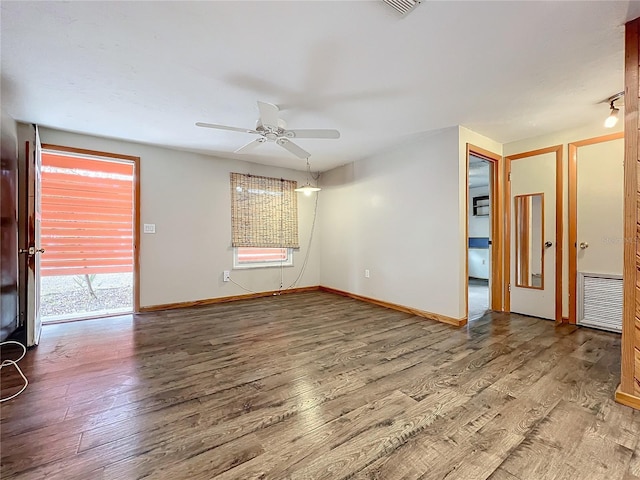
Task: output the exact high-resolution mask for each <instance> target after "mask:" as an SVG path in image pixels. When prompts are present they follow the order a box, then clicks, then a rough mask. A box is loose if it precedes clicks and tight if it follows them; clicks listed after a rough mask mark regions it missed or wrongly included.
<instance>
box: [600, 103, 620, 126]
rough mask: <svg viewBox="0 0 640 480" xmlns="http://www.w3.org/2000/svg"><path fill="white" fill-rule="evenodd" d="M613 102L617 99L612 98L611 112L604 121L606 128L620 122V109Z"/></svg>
mask: <svg viewBox="0 0 640 480" xmlns="http://www.w3.org/2000/svg"><path fill="white" fill-rule="evenodd" d="M613 102H615V100H611V113H609V116H608V117H607V119H606V120H605V121H604V126H605V127H606V128H613V127H615V126H616V123H618V114H619V113H620V109H619V108H616V106H615V105H614V104H613Z"/></svg>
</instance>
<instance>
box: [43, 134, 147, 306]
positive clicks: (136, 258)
mask: <svg viewBox="0 0 640 480" xmlns="http://www.w3.org/2000/svg"><path fill="white" fill-rule="evenodd" d="M42 149H43V150H51V151H58V152H65V153H71V154H73V153H76V154H79V155H91V156H96V157H105V158H113V159H116V160H127V161H129V162H132V163H133V202H134V212H133V313H139V312H140V157H134V156H132V155H123V154H119V153H110V152H100V151H97V150H87V149H84V148H75V147H66V146H62V145H53V144H49V143H43V144H42ZM94 318H95V317H94Z"/></svg>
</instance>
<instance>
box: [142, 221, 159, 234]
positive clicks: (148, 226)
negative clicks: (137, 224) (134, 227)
mask: <svg viewBox="0 0 640 480" xmlns="http://www.w3.org/2000/svg"><path fill="white" fill-rule="evenodd" d="M143 232H144V233H156V224H155V223H145V224H144V228H143Z"/></svg>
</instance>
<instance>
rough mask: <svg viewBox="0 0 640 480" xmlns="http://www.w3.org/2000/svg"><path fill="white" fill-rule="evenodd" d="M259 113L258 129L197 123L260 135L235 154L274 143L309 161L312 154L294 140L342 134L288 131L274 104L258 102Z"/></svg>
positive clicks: (303, 130) (332, 136)
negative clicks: (293, 140)
mask: <svg viewBox="0 0 640 480" xmlns="http://www.w3.org/2000/svg"><path fill="white" fill-rule="evenodd" d="M258 111H259V112H260V117H259V119H258V122H257V123H256V128H255V130H254V129H248V128H239V127H230V126H228V125H218V124H216V123H204V122H196V125H197V126H198V127H205V128H215V129H218V130H228V131H231V132H240V133H250V134H252V135H259V136H260V137H259V138H257V139H255V140H253V141H251V142H249V143H247V144H246V145H244V146H242V147H240V148H238V149H237V150H236V151H235V152H234V153H247V152H249V151H252V150H253V149H254V148H256V147H257V146H259V145H260V144H261V143H265V142H274V143H275V144H276V145H278V146H280V147H282V148H284V149H285V150H287V151H289V152H291V153H292V154H294V155H295V156H296V157H298V158H301V159H305V158H306V159H308V158H309V157H310V156H311V154H310V153H309V152H307V151H306V150H305V149H303V148H302V147H300V146H299V145H298V144H296V143H294V142H292V141H291V139H292V138H319V139H338V138H340V132H339V131H338V130H331V129H302V130H287V125H286V123H285V122H284V120H282V119H281V118H279V116H278V114H279V112H280V110H279V108H278V106H277V105H274V104H272V103H266V102H260V101H258Z"/></svg>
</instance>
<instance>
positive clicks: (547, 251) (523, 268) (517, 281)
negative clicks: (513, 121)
mask: <svg viewBox="0 0 640 480" xmlns="http://www.w3.org/2000/svg"><path fill="white" fill-rule="evenodd" d="M509 201H510V208H511V235H510V237H511V239H510V241H511V254H510V257H511V258H510V268H511V277H510V278H511V282H510V299H511V311H512V312H515V313H521V314H524V315H531V316H534V317H540V318H546V319H549V320H555V307H556V296H555V275H556V272H555V264H556V154H555V152H552V153H545V154H542V155H536V156H531V157H524V158H520V159H517V160H512V161H511V198H510V199H509Z"/></svg>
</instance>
